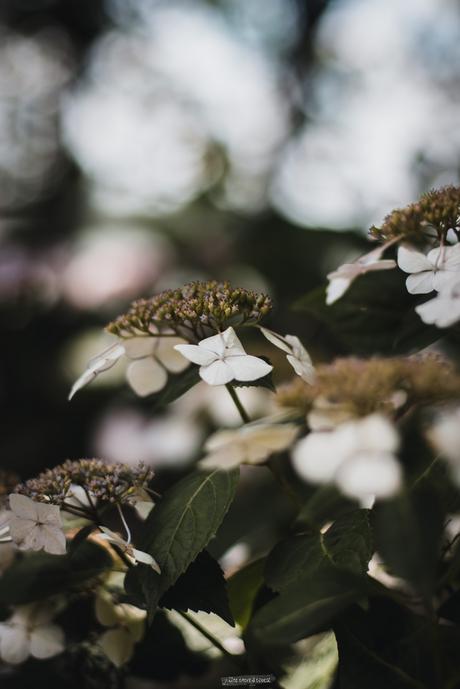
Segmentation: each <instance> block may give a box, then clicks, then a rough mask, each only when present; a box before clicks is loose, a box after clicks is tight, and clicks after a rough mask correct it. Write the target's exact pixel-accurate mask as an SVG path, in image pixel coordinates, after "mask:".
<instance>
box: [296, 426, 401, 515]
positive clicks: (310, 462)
mask: <svg viewBox="0 0 460 689" xmlns="http://www.w3.org/2000/svg"><path fill="white" fill-rule="evenodd" d="M398 445H399V438H398V434H397V433H396V430H395V428H394V426H393V425H392V424H391V423H390V422H389V421H388V420H387V419H386V418H385V417H383V416H381V415H379V414H372V415H371V416H367V417H365V418H363V419H359V420H357V421H348V422H346V423H344V424H342V425H340V426H338V427H337V428H336V429H335V430H332V431H324V432H314V433H310V435H307V436H306V437H305V438H303V439H302V440H300V441H299V442H298V443H297V445H296V446H295V447H294V450H293V453H292V459H293V464H294V467H295V468H296V470H297V472H298V474H299V475H300V476H301V477H302V478H304V479H305V480H306V481H309V482H312V483H332V482H334V483H336V484H337V486H338V487H339V489H340V490H341V491H342V493H344V494H345V495H347V496H349V497H352V498H357V499H358V500H360V501H362V502H364V503H368V501H369V498H372V497H373V496H375V497H376V498H386V497H390V496H391V495H394V494H395V493H396V492H397V491H398V490H399V488H400V486H401V480H402V473H401V467H400V465H399V463H398V461H397V459H396V458H395V456H394V453H395V452H396V450H397V449H398Z"/></svg>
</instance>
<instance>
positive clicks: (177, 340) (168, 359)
mask: <svg viewBox="0 0 460 689" xmlns="http://www.w3.org/2000/svg"><path fill="white" fill-rule="evenodd" d="M179 344H186V341H185V340H183V339H182V338H181V337H160V338H159V342H158V347H157V349H156V353H155V356H156V358H157V359H158V361H160V363H162V364H163V366H164V367H165V368H166V369H168V371H170V373H182V371H185V369H186V368H187V366H189V362H188V361H187V359H186V358H185V357H184V356H183V354H181V353H180V352H179V351H177V350H176V349H175V346H176V345H179Z"/></svg>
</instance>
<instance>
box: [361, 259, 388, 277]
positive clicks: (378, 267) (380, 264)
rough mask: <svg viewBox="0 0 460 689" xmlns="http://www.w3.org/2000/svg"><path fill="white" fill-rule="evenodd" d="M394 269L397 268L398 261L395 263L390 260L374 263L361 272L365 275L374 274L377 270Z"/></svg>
mask: <svg viewBox="0 0 460 689" xmlns="http://www.w3.org/2000/svg"><path fill="white" fill-rule="evenodd" d="M393 268H396V261H393V259H392V258H388V259H385V260H383V261H374V262H373V263H369V264H368V265H365V266H364V267H363V269H362V271H361V272H362V273H363V274H365V273H372V272H374V271H376V270H392V269H393Z"/></svg>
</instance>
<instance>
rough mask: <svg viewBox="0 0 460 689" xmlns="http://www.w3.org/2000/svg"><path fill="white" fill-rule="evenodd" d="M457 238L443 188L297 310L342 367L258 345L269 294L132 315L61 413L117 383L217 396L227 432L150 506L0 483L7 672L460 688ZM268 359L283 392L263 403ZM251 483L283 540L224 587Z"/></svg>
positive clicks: (121, 496)
mask: <svg viewBox="0 0 460 689" xmlns="http://www.w3.org/2000/svg"><path fill="white" fill-rule="evenodd" d="M459 235H460V189H458V188H454V187H447V188H444V189H440V190H437V191H433V192H430V193H428V194H425V195H424V196H422V197H421V199H420V200H419V201H417V202H416V203H413V204H411V205H410V206H408V207H407V208H404V209H398V210H395V211H393V212H392V213H391V214H390V215H389V216H388V217H387V218H386V219H385V220H384V222H383V224H382V226H381V227H380V228H376V227H373V228H371V230H370V240H371V241H373V242H374V244H375V243H376V242H377V243H378V246H377V247H375V246H373V247H372V249H371V250H370V251H369V253H367V254H366V255H365V256H363V257H360V258H358V259H357V260H356V261H355V262H353V263H347V264H344V265H342V266H340V267H338V268H337V269H336V270H335V271H334V272H332V273H331V274H330V275H329V276H328V277H329V284H328V286H327V287H325V288H320V289H318V290H316V291H314V292H312V293H310V294H307V295H305V296H303V297H301V298H300V296H299V299H298V301H297V302H296V304H295V305H294V308H295V309H296V310H297V311H298V312H299V313H307V314H309V315H310V316H313V317H314V318H316V319H317V321H318V322H319V323H321V324H323V325H324V327H327V328H328V329H329V332H330V336H331V337H334V338H337V340H338V341H339V342H341V343H343V345H344V348H346V349H347V351H348V352H351V353H352V356H351V355H349V356H343V357H340V358H337V359H335V360H333V361H324V360H319V361H312V358H311V356H310V355H309V353H308V351H307V349H306V348H305V346H304V344H305V343H302V342H301V341H300V339H299V338H298V337H297V336H296V335H295V334H283V333H277V332H275V331H273V330H272V329H271V328H269V327H268V326H267V322H268V325H269V324H270V321H269V319H270V311H271V308H272V303H271V300H270V298H269V297H268V296H266V295H264V294H259V293H256V292H253V291H248V290H246V289H242V288H239V287H233V286H231V285H230V284H228V283H219V282H216V281H208V282H193V283H190V284H187V285H185V286H183V287H181V288H178V289H174V290H167V291H165V292H162V293H161V294H159V295H156V296H154V297H151V298H148V299H140V300H138V301H136V302H134V303H133V304H132V305H131V307H130V308H129V310H128V311H127V313H126V314H125V315H122V316H120V317H119V318H117V319H116V320H115V321H114V322H112V323H110V324H109V325H108V326H107V330H108V332H109V333H111V334H112V335H113V340H114V341H113V344H112V345H111V346H110V347H109V348H108V349H107V350H106V351H104V352H102V353H101V354H99V355H96V356H95V358H93V359H92V360H91V361H90V362H89V364H88V367H87V369H86V370H85V371H84V372H83V373H82V375H81V376H80V378H79V379H78V380H77V381H76V382H75V384H74V386H73V388H72V390H71V393H70V398H72V397H73V396H74V395H75V394H76V393H77V392H78V393H79V394H85V393H84V391H82V388H84V387H85V386H86V385H87V384H88V383H91V381H92V380H93V379H94V378H95V377H96V376H98V375H103V374H104V372H105V371H107V370H108V369H110V368H111V367H112V366H115V365H116V364H117V362H119V361H124V365H125V366H126V378H127V382H128V384H129V385H130V387H131V388H132V391H134V393H136V394H137V395H139V396H141V397H146V398H148V400H151V402H152V408H153V405H156V406H161V407H166V406H167V405H169V404H171V403H173V402H174V401H175V400H177V399H178V398H180V397H182V396H183V395H186V394H187V393H188V391H189V390H191V389H192V388H194V387H195V386H197V385H201V386H206V385H207V386H222V387H225V388H226V390H227V392H228V395H229V399H231V401H232V403H233V404H234V405H235V408H236V409H237V411H238V413H239V415H240V418H241V425H240V426H239V427H236V428H230V429H229V428H223V429H217V430H214V432H212V433H211V434H210V435H209V437H208V438H207V439H206V440H205V442H204V445H203V448H202V451H201V454H200V457H199V458H197V461H196V463H195V464H194V465H193V468H189V469H188V470H186V471H184V472H183V474H182V476H181V477H180V478H178V479H175V480H174V481H172V482H171V483H170V485H169V486H167V487H166V489H165V488H164V486H163V485H162V484H161V482H160V484H158V482H157V476H156V475H155V473H154V472H153V471H152V469H151V468H149V467H146V466H143V465H142V464H139V465H138V466H132V465H131V464H129V465H128V464H127V465H123V464H108V463H106V462H105V461H104V460H103V459H99V458H98V459H79V460H67V461H63V463H62V464H61V465H59V466H57V467H54V468H50V469H48V470H47V471H45V472H44V473H41V474H40V475H39V476H37V477H34V478H30V479H29V480H26V481H25V482H23V483H20V482H19V483H18V482H17V479H16V478H15V477H12V476H10V475H7V474H5V475H2V476H1V477H0V478H1V492H2V495H3V498H2V499H3V512H2V527H1V531H0V538H1V543H2V545H1V546H0V548H1V553H2V558H1V562H0V569H1V577H0V611H1V615H2V620H1V622H0V658H1V661H2V663H3V665H4V666H5V667H7V668H9V672H11V673H12V674H13V675H14V673H19V675H18V676H19V677H20V671H21V667H23V666H24V664H27V663H29V664H30V663H36V664H38V666H40V667H43V666H44V665H46V664H48V665H46V667H48V668H49V672H50V673H54V675H55V676H58V677H60V678H64V679H63V680H62V681H64V682H67V683H68V686H73V685H72V684H71V682H72V681H74V679H72V677H73V678H75V677H77V678H78V677H80V678H83V679H82V680H78V681H80V682H83V684H80V686H88V687H95V689H97V688H99V687H100V688H104V687H122V686H129V687H135V686H152V687H154V686H155V687H157V686H171V687H174V686H181V687H184V686H190V687H193V686H196V687H208V686H209V687H214V686H220V684H221V682H220V678H221V677H224V676H230V675H231V676H237V675H250V674H252V675H254V674H256V675H265V676H270V677H271V680H270V685H271V686H278V687H291V686H292V687H293V686H299V684H295V685H294V684H293V683H291V682H292V678H293V676H294V675H295V672H296V670H295V668H296V663H297V666H298V665H299V664H300V663H301V662H303V663H304V666H305V667H306V668H307V671H306V674H305V675H304V684H303V685H302V686H305V687H316V688H317V689H318V688H319V689H321V688H326V687H337V688H340V689H370V688H371V687H372V689H390V688H391V689H405V688H407V689H409V688H414V689H415V688H418V689H455V687H458V686H460V662H459V660H458V647H459V646H458V644H459V642H460V630H459V627H458V624H459V622H460V607H459V601H460V547H459V538H458V536H459V534H460V520H459V514H460V373H459V371H458V368H457V363H456V361H455V355H456V354H458V351H456V350H455V346H454V345H455V343H457V344H458V333H459V329H458V328H459V322H460V251H459V250H460V243H459V241H458V239H459ZM384 253H385V254H386V255H387V257H386V258H383V255H384ZM380 271H382V272H380ZM261 323H263V325H262V324H261ZM249 329H251V330H252V332H253V337H252V339H250V340H248V341H249V342H252V343H253V344H252V345H251V349H252V347H254V348H255V349H257V348H258V349H259V350H260V351H263V352H270V351H271V355H270V354H269V356H268V357H267V356H261V355H258V352H257V351H255V353H251V352H250V351H247V349H246V346H245V345H244V344H243V342H245V341H246V333H247V332H248V331H249ZM254 342H257V343H258V345H254ZM248 347H249V345H248ZM270 348H271V349H270ZM282 356H286V358H287V361H288V363H289V364H290V367H291V368H290V370H291V380H288V381H286V382H284V383H283V384H282V385H279V386H278V387H277V388H275V386H274V383H273V373H274V372H275V373H276V370H275V371H274V367H275V369H276V362H277V361H278V362H279V361H280V357H282ZM272 361H273V362H275V363H272ZM245 387H250V388H252V387H256V388H257V387H262V388H265V389H266V390H269V391H270V393H269V394H271V395H272V406H271V411H270V413H268V414H267V415H266V416H264V417H262V418H256V419H252V418H251V417H250V414H249V413H248V411H247V409H246V408H245V406H244V404H243V402H242V395H241V389H243V388H245ZM247 465H252V466H253V467H256V468H255V469H252V470H251V471H258V472H264V473H268V472H269V473H270V474H271V475H272V477H273V481H275V482H276V486H277V488H276V490H277V491H278V492H279V494H280V495H282V496H283V499H284V500H285V501H286V504H288V505H289V508H288V512H287V514H288V518H287V519H286V520H285V527H284V530H283V532H280V533H278V534H275V535H273V538H272V542H271V543H269V544H268V546H267V547H266V548H265V551H264V552H263V553H262V554H261V555H260V556H258V557H257V558H256V559H253V558H252V559H251V558H249V559H248V558H244V557H242V558H241V557H240V558H236V560H235V561H237V564H236V565H235V566H233V571H231V572H229V570H228V568H227V570H226V574H227V576H224V572H223V570H222V568H221V566H220V565H222V564H223V562H222V561H221V562H220V563H219V562H218V561H217V560H216V558H215V557H213V556H212V555H211V552H210V551H212V543H213V539H214V538H215V537H216V534H218V532H219V530H220V529H221V527H222V529H227V531H228V532H229V533H231V521H232V514H234V512H232V510H233V509H234V508H232V509H230V508H231V507H232V503H233V501H234V498H235V495H237V494H238V492H239V491H240V490H243V491H244V488H245V481H246V482H247V481H248V480H249V479H248V477H249V474H248V469H247ZM240 474H241V477H240ZM241 484H242V487H241V488H239V486H241ZM258 509H259V505H257V504H254V505H253V510H254V513H255V512H256V511H257V510H258ZM234 541H235V545H234V548H233V549H231V551H229V552H233V553H235V552H236V551H237V550H238V548H239V547H240V546H241V544H240V543H239V542H238V537H237V535H236V536H235V539H234ZM235 549H236V551H235ZM224 559H225V558H224ZM200 613H205V615H203V614H200ZM206 614H207V615H206ZM219 620H220V621H219ZM187 629H188V630H189V632H193V633H194V634H195V639H196V635H198V638H200V639H201V641H203V640H204V641H205V642H206V644H207V646H208V648H207V651H206V653H204V652H203V648H202V647H201V646H198V647H196V646H194V644H193V643H192V642H190V639H189V637H188V636H187ZM184 639H185V640H184ZM187 639H188V641H187V642H186V640H187ZM171 649H173V651H171ZM152 654H153V656H152ZM155 654H157V657H158V654H159V655H161V654H164V655H166V656H168V654H171V664H172V665H175V670H176V672H175V673H172V674H171V676H170V677H169V678H162V681H163V683H162V684H153V683H152V684H139V685H136V684H135V683H134V684H133V683H132V682H135V681H136V680H135V679H133V678H136V677H137V676H138V674H139V672H140V671H139V667H140V666H142V667H143V668H144V670H143V671H142V672H145V667H147V668H148V666H149V660H150V662H151V663H154V662H155V660H154V657H155ZM312 659H313V660H314V664H312ZM309 663H310V665H309ZM318 668H319V669H318ZM37 672H39V670H37ZM142 672H141V677H142V676H143V675H142ZM180 675H182V676H188V677H189V679H188V680H184V679H182V680H181V681H182V683H180V682H179V683H178V679H177V678H178V677H179V676H180ZM65 678H67V679H65ZM157 679H158V678H157ZM145 681H147V680H145ZM267 681H268V680H267ZM126 682H128V684H126ZM129 682H131V683H129ZM18 686H20V685H18Z"/></svg>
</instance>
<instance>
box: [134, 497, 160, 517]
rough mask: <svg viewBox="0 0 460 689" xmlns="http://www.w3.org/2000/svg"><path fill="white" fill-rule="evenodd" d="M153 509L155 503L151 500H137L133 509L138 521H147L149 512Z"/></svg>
mask: <svg viewBox="0 0 460 689" xmlns="http://www.w3.org/2000/svg"><path fill="white" fill-rule="evenodd" d="M154 507H155V503H154V502H153V501H152V500H137V501H136V502H135V503H134V509H135V511H136V514H137V516H138V517H139V519H143V520H144V519H147V517H148V516H149V514H150V512H151V511H152V510H153V508H154Z"/></svg>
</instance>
